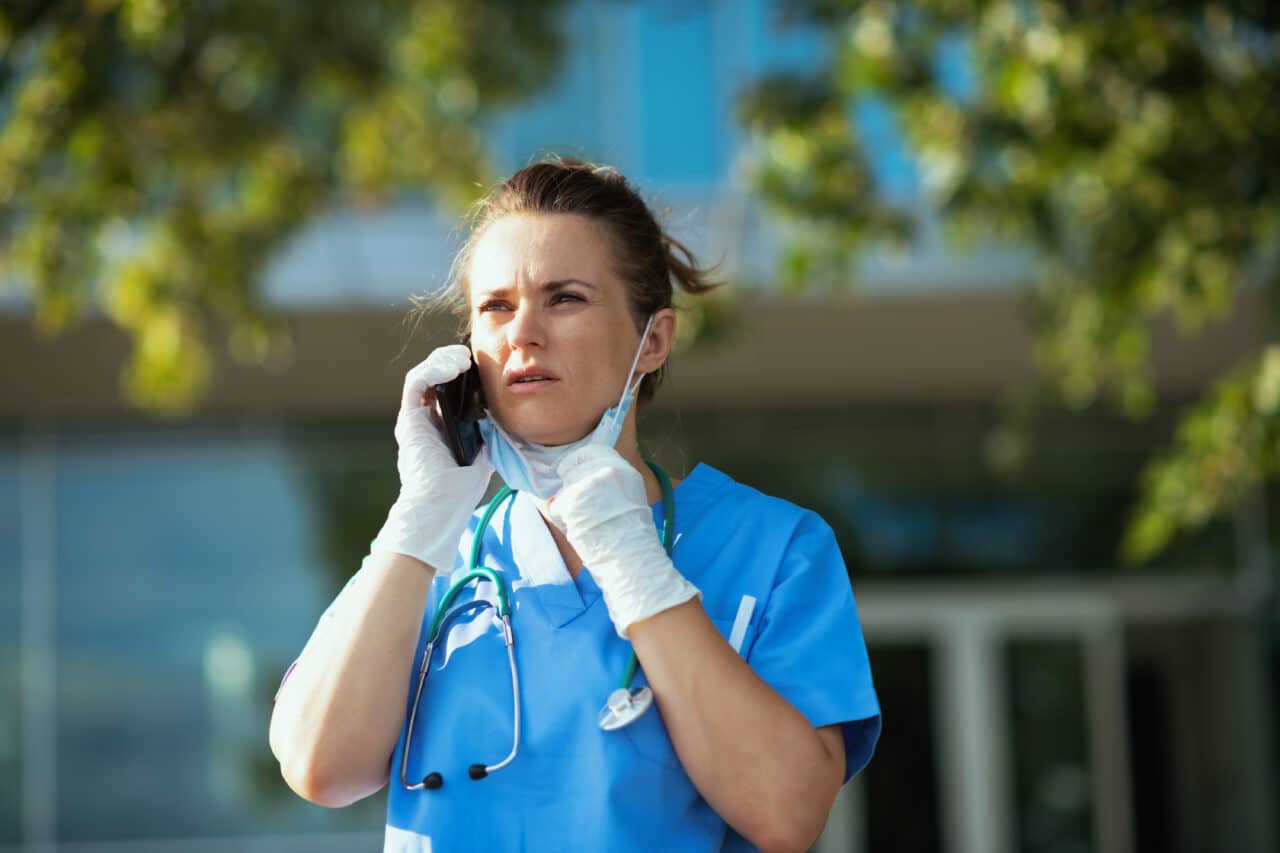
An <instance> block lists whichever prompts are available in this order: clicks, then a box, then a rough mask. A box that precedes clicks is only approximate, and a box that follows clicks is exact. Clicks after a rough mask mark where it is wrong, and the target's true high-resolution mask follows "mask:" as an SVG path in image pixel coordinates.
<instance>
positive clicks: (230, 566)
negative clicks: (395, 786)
mask: <svg viewBox="0 0 1280 853" xmlns="http://www.w3.org/2000/svg"><path fill="white" fill-rule="evenodd" d="M384 432H389V430H385V429H378V430H377V431H376V433H373V432H372V431H365V432H363V433H361V434H360V435H356V436H352V435H350V434H348V435H346V436H344V438H345V439H346V440H347V441H349V442H350V444H349V445H347V446H345V447H343V448H342V449H341V451H339V450H338V449H336V448H334V447H332V446H327V447H325V446H322V447H321V448H320V450H319V452H318V453H317V452H312V448H310V446H309V445H308V443H307V442H306V441H296V440H295V437H294V436H293V435H291V434H289V433H287V432H284V431H280V430H274V429H269V428H262V429H258V428H254V427H238V426H232V425H227V426H218V425H214V426H186V427H180V428H173V427H169V428H167V429H166V428H159V427H156V428H147V427H129V428H127V429H126V428H121V429H106V428H104V429H90V428H77V429H73V430H67V431H66V432H65V433H64V434H63V435H62V436H61V438H60V441H59V447H58V454H57V458H58V474H57V483H56V489H57V525H58V528H57V537H58V538H57V542H58V613H57V625H58V653H59V661H58V723H57V726H58V776H57V779H58V802H59V807H60V813H59V816H58V833H59V838H60V840H64V841H88V840H107V839H109V840H116V839H131V838H149V837H150V838H154V837H165V838H180V837H190V836H200V835H220V836H227V835H237V834H245V833H271V834H279V833H289V832H295V833H297V832H308V831H311V830H315V831H331V830H335V829H347V830H354V829H368V830H370V831H376V830H378V829H379V828H380V827H381V825H382V822H383V809H384V803H385V800H383V799H382V797H381V796H375V797H371V798H369V799H368V800H366V801H365V802H363V803H361V804H359V805H358V806H355V807H352V808H348V809H341V810H329V809H324V808H320V807H317V806H313V805H310V804H308V803H305V802H303V801H302V800H300V799H298V798H297V797H296V796H294V795H293V794H292V792H290V791H289V790H288V789H287V787H286V786H285V785H284V783H283V781H281V779H280V776H279V771H278V767H277V765H276V763H275V761H274V759H273V758H272V756H271V754H270V751H269V748H268V745H267V724H268V720H269V717H270V712H271V697H272V696H273V695H274V692H275V689H276V686H277V684H278V682H279V680H280V676H281V674H282V673H283V672H284V670H285V668H286V667H287V666H288V664H289V662H290V661H291V660H292V658H293V656H294V655H295V654H296V653H297V652H298V651H299V650H300V649H301V647H302V645H303V643H304V642H305V640H306V638H307V636H308V635H309V633H310V630H311V627H312V626H313V625H314V623H315V620H316V619H317V618H318V616H319V614H320V612H321V611H322V610H323V608H324V606H325V604H326V603H327V602H328V601H329V600H330V598H331V597H332V595H333V594H334V593H335V592H336V589H337V587H338V584H339V583H340V581H341V580H343V579H345V577H346V575H349V574H350V572H351V571H353V570H354V569H355V568H356V567H357V566H358V564H359V558H360V554H355V555H354V556H351V555H350V553H347V552H343V556H342V561H343V562H342V566H341V570H340V571H338V570H337V569H336V564H335V563H334V562H333V561H332V560H333V555H334V553H335V552H334V551H333V550H332V548H331V545H332V543H333V542H335V541H349V540H344V538H343V537H344V535H345V534H346V532H348V531H349V532H351V534H352V536H354V537H355V538H357V539H362V540H363V541H362V542H361V544H360V548H362V549H363V548H365V547H367V545H368V542H369V540H370V539H372V537H373V535H374V534H375V533H376V532H377V528H376V524H374V525H373V526H370V525H369V524H368V522H367V519H369V518H371V517H373V514H374V513H373V512H372V511H370V510H367V508H366V503H367V502H370V501H371V502H373V503H377V504H378V505H379V507H380V511H381V512H382V513H383V514H385V511H386V507H387V506H388V505H389V504H390V501H391V499H392V498H394V485H395V470H394V448H391V449H388V448H387V447H386V444H387V440H384V439H381V436H382V435H383V433H384ZM371 434H376V435H377V436H378V437H379V438H378V439H377V440H370V439H367V438H366V437H367V436H370V435H371ZM362 439H363V440H364V444H365V445H372V446H375V447H377V448H379V449H380V450H382V451H385V452H383V453H378V454H375V455H373V456H369V455H367V454H366V455H363V456H362V455H361V447H362ZM334 460H336V461H334ZM366 465H368V466H369V467H368V468H363V467H362V466H366ZM372 471H377V472H379V473H378V474H376V475H375V474H371V472H372ZM316 472H318V473H316ZM335 472H338V473H337V474H335ZM348 475H349V477H348ZM388 475H389V477H390V480H391V482H390V484H388V483H387V482H386V480H387V476H388ZM370 484H375V485H372V486H371V485H370ZM388 485H390V489H388ZM366 486H370V487H369V488H366ZM388 492H389V493H388ZM346 510H349V513H347V512H346ZM346 519H361V523H360V524H359V525H358V528H359V529H358V531H357V529H356V527H357V526H356V524H355V522H354V521H353V522H351V523H350V525H349V526H348V525H347V524H345V523H344V521H345V520H346ZM374 837H376V836H374Z"/></svg>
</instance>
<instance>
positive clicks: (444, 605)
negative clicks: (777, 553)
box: [400, 459, 676, 791]
mask: <svg viewBox="0 0 1280 853" xmlns="http://www.w3.org/2000/svg"><path fill="white" fill-rule="evenodd" d="M645 464H646V465H648V466H649V470H651V471H653V474H654V476H655V477H657V478H658V486H659V487H660V488H661V490H662V532H661V539H662V547H663V550H665V551H666V552H667V556H668V557H670V556H671V548H672V541H671V538H672V535H673V533H674V531H675V526H676V525H675V516H676V501H675V490H674V489H673V488H672V487H671V478H669V477H668V476H667V472H666V471H664V470H663V469H662V467H661V466H660V465H658V463H656V462H654V461H652V460H650V459H646V460H645ZM515 494H516V492H515V490H513V489H511V488H508V487H507V486H503V487H502V488H501V489H499V490H498V493H497V494H496V495H494V496H493V499H492V500H490V501H489V505H488V506H486V507H485V510H484V514H483V515H482V516H480V524H479V525H478V526H477V527H476V533H475V536H474V537H473V538H472V540H471V555H470V558H469V559H468V560H467V570H466V571H465V572H464V573H463V574H462V576H461V577H459V578H458V579H457V580H455V581H454V582H453V583H451V584H450V585H449V589H448V590H446V591H445V594H444V595H443V596H442V597H441V599H440V604H439V605H438V606H437V607H436V613H435V616H434V617H432V620H431V630H430V631H429V632H428V634H427V648H426V651H425V652H424V653H423V656H422V665H421V667H420V668H419V670H418V688H417V690H416V691H415V693H414V697H413V705H412V706H411V708H410V709H409V727H408V729H407V730H406V731H405V739H404V751H403V752H402V753H401V756H400V783H401V784H402V785H404V787H405V788H407V789H409V790H411V791H415V790H421V789H424V788H430V789H435V788H439V787H440V786H441V785H442V784H444V780H443V777H441V776H440V774H439V773H429V774H427V775H426V776H425V777H423V780H422V781H421V782H419V783H416V784H412V785H411V784H409V781H408V779H407V778H406V774H407V770H408V763H409V744H410V738H412V736H413V724H414V721H415V719H416V718H417V715H418V704H419V702H420V700H421V699H422V689H423V687H424V686H426V680H427V671H428V670H429V669H430V667H431V654H432V651H433V650H434V649H435V644H436V642H437V640H439V639H440V635H441V633H442V632H443V631H444V629H445V627H446V626H447V624H448V623H449V621H450V620H451V619H452V618H453V617H454V616H456V615H458V614H459V613H461V612H463V611H467V610H471V609H476V608H484V607H492V608H493V609H494V610H495V611H496V613H497V616H498V618H499V619H500V620H502V635H503V642H504V643H505V644H506V647H507V661H508V664H509V665H510V669H511V694H512V702H513V717H512V743H511V752H510V753H509V754H508V755H507V757H506V758H504V759H503V760H502V761H500V762H498V763H497V764H492V765H483V764H472V765H471V766H470V767H469V768H468V775H469V776H470V777H471V778H472V779H483V778H484V777H485V776H487V775H489V773H492V772H493V771H495V770H501V769H502V768H503V767H506V766H507V765H508V764H510V763H511V761H512V760H513V759H514V758H515V757H516V751H517V750H518V749H519V747H520V676H519V673H518V672H517V670H516V661H515V648H514V644H515V635H514V633H513V632H512V630H511V594H510V591H509V590H508V589H507V585H506V583H505V582H504V581H503V579H502V576H501V575H499V574H498V572H496V571H495V570H493V569H491V568H489V567H488V566H482V565H480V551H481V549H482V548H483V546H484V534H485V531H486V530H488V529H489V521H490V520H491V519H492V518H493V515H494V513H496V512H497V511H498V508H499V507H500V506H502V504H503V502H504V501H506V500H507V498H509V497H511V496H512V495H515ZM478 580H487V581H489V582H490V583H492V584H493V586H494V589H495V590H496V591H497V594H496V598H497V603H496V604H494V603H493V602H490V601H486V600H483V599H476V600H475V601H471V602H467V603H466V604H463V605H460V606H458V607H453V602H454V599H456V598H457V597H458V595H459V594H460V593H461V592H462V590H463V589H464V588H466V587H467V586H468V585H469V584H470V583H471V582H472V581H478ZM639 665H640V662H639V659H638V658H637V657H636V653H635V649H632V650H631V656H630V658H629V659H628V661H627V666H626V670H625V671H624V672H623V675H622V682H621V685H620V689H624V690H625V689H629V688H630V687H631V683H632V682H633V681H634V680H635V677H636V670H637V669H638V668H639Z"/></svg>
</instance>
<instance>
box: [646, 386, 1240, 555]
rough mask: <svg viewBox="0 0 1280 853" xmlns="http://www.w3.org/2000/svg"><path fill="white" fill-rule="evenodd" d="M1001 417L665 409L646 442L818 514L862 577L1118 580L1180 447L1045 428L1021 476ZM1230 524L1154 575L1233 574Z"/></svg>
mask: <svg viewBox="0 0 1280 853" xmlns="http://www.w3.org/2000/svg"><path fill="white" fill-rule="evenodd" d="M998 419H999V416H998V414H997V413H996V412H994V411H992V410H989V409H987V408H985V407H972V406H949V407H943V406H927V405H904V406H876V407H874V408H871V407H867V406H859V407H847V406H833V407H826V408H817V407H807V408H799V409H793V410H789V409H785V408H783V407H773V408H769V409H739V410H729V409H724V410H720V411H717V412H714V413H712V412H697V411H692V412H683V413H680V414H678V415H677V414H675V413H662V412H655V413H651V414H646V415H644V418H643V420H642V434H643V435H646V436H653V437H655V438H658V439H660V440H659V441H658V442H657V443H656V444H655V445H654V449H655V451H656V455H657V456H658V458H659V460H660V461H663V462H664V463H665V464H668V465H669V467H670V468H671V469H672V470H676V471H681V472H683V471H685V470H687V469H688V468H691V467H692V466H693V465H694V464H695V463H697V462H699V461H704V462H707V463H709V464H711V465H714V466H716V467H718V468H720V469H721V470H723V471H725V472H726V473H728V474H729V475H731V476H733V477H736V478H737V479H739V480H741V481H742V482H745V483H747V484H749V485H751V486H754V487H755V488H758V489H760V490H761V491H764V492H767V493H769V494H773V495H777V496H779V497H784V498H787V499H788V500H791V501H794V502H795V503H798V504H800V505H801V506H804V507H808V508H810V509H813V510H816V511H817V512H818V513H819V514H821V515H822V516H823V518H824V519H825V520H826V521H827V522H828V523H829V524H830V525H831V526H832V527H833V528H834V529H835V531H836V535H837V537H839V539H840V543H841V548H842V550H843V552H844V556H845V561H846V562H847V563H848V565H849V568H850V571H851V572H852V573H853V574H855V575H857V574H859V573H863V572H870V573H876V574H884V575H906V574H914V575H975V574H1007V575H1012V574H1018V573H1026V572H1059V573H1063V572H1066V573H1097V572H1108V571H1113V570H1115V569H1117V568H1118V567H1119V566H1120V562H1119V556H1118V551H1119V545H1120V541H1121V537H1122V535H1123V532H1124V526H1125V523H1126V521H1127V519H1128V514H1129V510H1130V509H1131V507H1132V505H1133V502H1134V500H1135V498H1136V483H1137V478H1138V472H1139V471H1140V470H1141V467H1142V464H1143V463H1144V462H1145V461H1146V459H1147V458H1148V456H1149V454H1150V452H1151V450H1152V448H1154V447H1158V446H1160V445H1161V444H1162V442H1163V441H1165V436H1167V435H1168V429H1169V428H1170V427H1169V423H1170V418H1169V415H1168V413H1166V414H1165V415H1164V416H1160V417H1156V418H1154V419H1153V420H1152V421H1151V422H1148V423H1145V424H1136V425H1135V424H1132V423H1128V422H1125V421H1121V420H1119V419H1115V420H1112V419H1108V418H1104V417H1101V416H1097V415H1067V414H1061V415H1053V416H1052V417H1050V416H1046V417H1045V419H1044V421H1043V423H1041V424H1040V425H1039V426H1038V427H1037V429H1036V431H1035V433H1034V446H1032V447H1030V448H1029V449H1028V451H1027V453H1026V454H1025V459H1024V462H1023V464H1022V465H1021V466H1020V467H1019V468H1018V469H1016V470H1012V471H1001V470H998V469H996V468H995V467H994V466H992V465H991V464H989V463H988V461H987V460H988V455H987V452H986V450H985V448H986V447H987V446H988V445H989V443H990V437H991V434H992V430H993V429H994V428H995V427H996V425H997V424H998V422H999V420H998ZM1233 560H1234V543H1233V539H1232V533H1231V527H1230V524H1229V522H1228V521H1217V522H1214V523H1212V524H1210V525H1208V526H1207V527H1206V528H1205V529H1204V530H1203V531H1201V532H1199V533H1196V534H1194V535H1188V536H1185V537H1183V538H1181V539H1179V540H1178V541H1177V542H1175V543H1174V546H1173V547H1172V548H1170V550H1169V551H1168V552H1166V553H1164V554H1162V555H1160V556H1159V557H1157V558H1156V560H1155V561H1154V562H1153V564H1152V566H1153V567H1154V568H1182V567H1195V568H1200V569H1202V570H1203V568H1204V567H1205V566H1210V567H1212V566H1218V567H1222V568H1224V569H1225V568H1227V567H1229V566H1231V565H1233Z"/></svg>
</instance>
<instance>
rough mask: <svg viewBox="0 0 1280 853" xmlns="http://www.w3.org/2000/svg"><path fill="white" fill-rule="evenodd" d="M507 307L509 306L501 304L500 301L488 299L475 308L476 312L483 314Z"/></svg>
mask: <svg viewBox="0 0 1280 853" xmlns="http://www.w3.org/2000/svg"><path fill="white" fill-rule="evenodd" d="M508 307H509V306H508V305H507V303H505V302H503V301H502V300H500V299H490V300H487V301H485V302H481V303H480V305H479V306H477V308H476V311H478V312H479V313H481V314H484V313H486V312H488V311H501V310H503V309H505V308H508Z"/></svg>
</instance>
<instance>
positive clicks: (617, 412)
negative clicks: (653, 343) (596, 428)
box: [609, 314, 653, 432]
mask: <svg viewBox="0 0 1280 853" xmlns="http://www.w3.org/2000/svg"><path fill="white" fill-rule="evenodd" d="M652 326H653V315H652V314H650V315H649V320H648V322H646V323H645V324H644V331H643V332H642V333H641V334H640V346H638V347H636V357H635V358H633V359H631V369H630V370H628V371H627V381H626V382H625V383H623V385H622V394H621V395H619V397H618V402H617V403H616V404H615V405H614V407H613V419H612V420H611V421H610V422H609V431H610V432H612V431H613V428H614V427H616V426H617V425H618V418H619V417H620V416H621V415H622V412H623V410H622V403H623V401H625V400H626V399H627V396H628V395H629V394H634V393H635V392H637V391H639V390H640V382H643V381H644V374H643V373H642V374H640V381H639V382H636V384H635V385H634V386H633V385H632V384H631V377H632V376H634V375H635V372H636V365H637V364H639V363H640V354H641V353H643V352H644V343H645V341H647V340H648V339H649V329H650V328H652Z"/></svg>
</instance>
